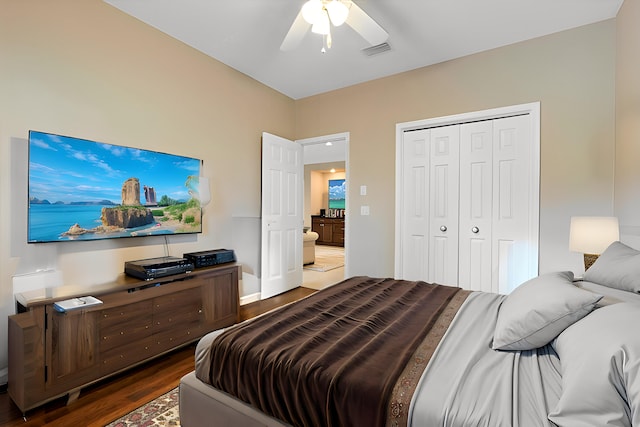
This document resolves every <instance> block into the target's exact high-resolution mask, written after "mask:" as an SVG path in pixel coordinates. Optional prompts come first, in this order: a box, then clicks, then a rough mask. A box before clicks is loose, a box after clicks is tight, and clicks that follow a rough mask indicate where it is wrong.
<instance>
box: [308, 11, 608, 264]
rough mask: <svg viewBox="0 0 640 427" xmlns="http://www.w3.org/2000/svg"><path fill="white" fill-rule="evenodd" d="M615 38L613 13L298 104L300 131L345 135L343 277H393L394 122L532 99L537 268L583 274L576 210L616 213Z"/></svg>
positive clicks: (583, 212)
mask: <svg viewBox="0 0 640 427" xmlns="http://www.w3.org/2000/svg"><path fill="white" fill-rule="evenodd" d="M615 33H616V27H615V20H609V21H605V22H602V23H598V24H593V25H589V26H585V27H581V28H578V29H574V30H571V31H565V32H562V33H558V34H554V35H550V36H547V37H542V38H539V39H535V40H531V41H526V42H522V43H518V44H514V45H511V46H506V47H503V48H500V49H495V50H492V51H488V52H484V53H480V54H476V55H472V56H468V57H465V58H461V59H458V60H454V61H449V62H445V63H442V64H438V65H435V66H431V67H426V68H421V69H418V70H414V71H410V72H406V73H402V74H399V75H395V76H391V77H388V78H384V79H380V80H376V81H371V82H367V83H364V84H360V85H356V86H351V87H348V88H345V89H341V90H337V91H334V92H329V93H325V94H321V95H317V96H313V97H309V98H305V99H302V100H298V101H296V115H297V120H296V138H307V137H311V136H314V135H323V134H327V133H337V132H347V131H348V132H350V140H349V147H350V152H349V174H350V175H349V180H350V183H349V196H348V197H349V198H350V199H349V203H350V207H351V209H350V211H351V212H349V213H348V215H349V222H348V223H349V226H348V229H347V236H346V238H347V240H348V242H349V250H348V252H347V258H348V259H347V265H348V266H349V271H348V275H359V274H365V275H372V276H391V275H393V271H394V267H393V263H394V223H395V217H394V215H395V201H394V193H395V191H394V185H395V184H394V183H395V125H396V123H400V122H407V121H411V120H418V119H426V118H433V117H440V116H445V115H450V114H457V113H464V112H470V111H478V110H484V109H489V108H494V107H502V106H507V105H514V104H522V103H528V102H534V101H540V102H541V122H542V123H541V175H542V176H541V194H540V210H541V212H540V270H541V272H546V271H553V270H563V269H572V270H575V271H576V272H581V271H580V269H581V264H580V259H581V258H580V255H579V254H575V253H571V252H569V248H568V241H569V221H570V217H571V216H572V215H596V214H602V215H610V214H611V213H612V212H613V195H612V189H613V175H614V169H613V167H614V158H613V156H614V137H615V133H614V130H615V129H614V123H615V99H614V85H615V47H616V38H615ZM372 61H375V58H373V59H372ZM320 112H322V114H323V115H324V117H325V118H326V120H323V121H322V123H319V122H318V121H317V120H314V118H315V117H317V116H318V114H320ZM327 123H330V124H331V128H328V127H327ZM361 185H367V187H368V194H367V195H366V196H360V195H359V192H358V189H359V188H360V186H361ZM360 205H369V206H370V216H360V215H359V208H358V207H359V206H360Z"/></svg>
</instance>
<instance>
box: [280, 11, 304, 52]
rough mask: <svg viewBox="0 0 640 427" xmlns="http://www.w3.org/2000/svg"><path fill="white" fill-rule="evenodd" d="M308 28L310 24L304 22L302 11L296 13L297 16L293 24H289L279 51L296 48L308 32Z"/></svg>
mask: <svg viewBox="0 0 640 427" xmlns="http://www.w3.org/2000/svg"><path fill="white" fill-rule="evenodd" d="M310 27H311V24H309V23H308V22H307V21H305V20H304V18H303V17H302V11H300V12H298V16H296V19H295V20H294V21H293V24H291V28H289V32H288V33H287V35H286V36H285V37H284V40H283V41H282V44H281V45H280V50H283V51H288V50H293V49H295V48H296V47H298V45H299V44H300V42H301V41H302V39H303V38H304V36H305V35H306V34H307V31H309V28H310Z"/></svg>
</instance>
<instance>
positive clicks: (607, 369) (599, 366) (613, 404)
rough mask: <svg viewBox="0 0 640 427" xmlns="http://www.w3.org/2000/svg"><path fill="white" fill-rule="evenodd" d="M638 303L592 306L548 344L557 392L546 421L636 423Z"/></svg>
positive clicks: (621, 426) (639, 417)
mask: <svg viewBox="0 0 640 427" xmlns="http://www.w3.org/2000/svg"><path fill="white" fill-rule="evenodd" d="M639 321H640V305H637V304H631V303H620V304H613V305H608V306H606V307H603V308H599V309H597V310H595V311H594V312H593V313H591V314H590V315H588V316H587V317H585V318H584V319H582V320H580V321H579V322H576V323H575V324H574V325H572V326H569V327H568V328H567V329H566V330H565V331H564V332H562V333H561V334H560V336H558V339H557V340H555V341H554V342H553V346H554V348H555V349H556V352H557V353H558V356H559V357H560V366H561V374H562V395H561V396H560V400H559V401H558V404H557V405H556V407H555V409H554V410H553V411H552V412H551V413H550V414H549V420H551V421H553V422H554V423H555V424H556V425H558V426H567V427H575V426H603V427H604V426H617V427H631V426H638V425H640V334H638V332H637V328H636V327H635V325H637V324H638V322H639Z"/></svg>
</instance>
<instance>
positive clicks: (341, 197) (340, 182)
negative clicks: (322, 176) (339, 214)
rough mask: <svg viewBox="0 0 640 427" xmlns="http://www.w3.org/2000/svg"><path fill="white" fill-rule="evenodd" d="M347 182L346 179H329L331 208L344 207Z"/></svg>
mask: <svg viewBox="0 0 640 427" xmlns="http://www.w3.org/2000/svg"><path fill="white" fill-rule="evenodd" d="M345 186H346V183H345V180H344V179H330V180H329V209H344V208H345V207H344V205H345V199H346V197H345V194H346V188H345Z"/></svg>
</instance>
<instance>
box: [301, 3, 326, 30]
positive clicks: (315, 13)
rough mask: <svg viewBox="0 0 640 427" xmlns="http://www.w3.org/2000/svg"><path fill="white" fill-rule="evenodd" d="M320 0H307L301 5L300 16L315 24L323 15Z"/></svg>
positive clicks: (322, 6)
mask: <svg viewBox="0 0 640 427" xmlns="http://www.w3.org/2000/svg"><path fill="white" fill-rule="evenodd" d="M323 9H324V5H323V4H322V0H309V1H307V2H306V3H305V4H304V5H302V17H303V18H304V20H305V21H307V22H308V23H309V24H312V25H313V24H315V23H316V22H317V21H318V20H319V19H320V18H321V17H322V15H324V14H325V13H324V10H323Z"/></svg>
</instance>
